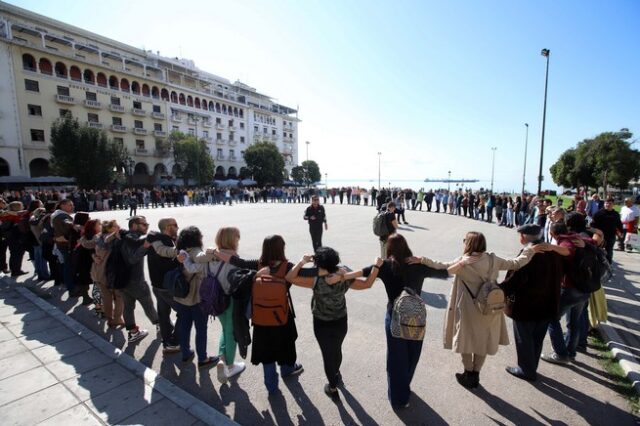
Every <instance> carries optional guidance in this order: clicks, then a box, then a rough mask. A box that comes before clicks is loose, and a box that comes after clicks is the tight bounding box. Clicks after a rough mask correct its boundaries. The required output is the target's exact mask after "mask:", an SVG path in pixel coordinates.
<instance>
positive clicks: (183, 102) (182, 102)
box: [178, 93, 187, 105]
mask: <svg viewBox="0 0 640 426" xmlns="http://www.w3.org/2000/svg"><path fill="white" fill-rule="evenodd" d="M178 101H180V105H185V104H186V103H187V102H186V101H185V99H184V93H180V96H179V97H178Z"/></svg>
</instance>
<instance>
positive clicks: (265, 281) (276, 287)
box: [251, 260, 289, 327]
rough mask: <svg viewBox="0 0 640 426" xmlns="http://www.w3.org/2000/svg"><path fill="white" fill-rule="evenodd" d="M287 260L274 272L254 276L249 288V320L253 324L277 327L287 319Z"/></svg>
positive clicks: (285, 322)
mask: <svg viewBox="0 0 640 426" xmlns="http://www.w3.org/2000/svg"><path fill="white" fill-rule="evenodd" d="M286 274H287V261H286V260H285V261H283V262H282V263H281V264H280V266H279V267H278V270H277V272H276V273H275V274H270V275H262V276H260V277H256V278H255V280H254V281H253V287H252V289H251V307H252V315H251V322H252V323H253V324H254V325H260V326H267V327H279V326H283V325H285V324H287V321H288V320H289V298H288V295H289V291H288V289H287V282H286V281H285V279H284V277H285V275H286Z"/></svg>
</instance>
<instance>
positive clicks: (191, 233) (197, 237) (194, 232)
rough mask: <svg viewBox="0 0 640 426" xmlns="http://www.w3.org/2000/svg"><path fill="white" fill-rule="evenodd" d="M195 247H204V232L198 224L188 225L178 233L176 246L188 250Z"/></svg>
mask: <svg viewBox="0 0 640 426" xmlns="http://www.w3.org/2000/svg"><path fill="white" fill-rule="evenodd" d="M193 247H202V232H200V229H198V227H197V226H187V227H186V228H184V229H183V230H182V231H180V234H179V235H178V241H177V242H176V248H177V249H178V250H187V249H190V248H193Z"/></svg>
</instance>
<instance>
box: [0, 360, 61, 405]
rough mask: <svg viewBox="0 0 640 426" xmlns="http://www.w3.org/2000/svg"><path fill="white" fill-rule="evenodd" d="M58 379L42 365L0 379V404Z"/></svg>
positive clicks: (44, 386) (39, 388)
mask: <svg viewBox="0 0 640 426" xmlns="http://www.w3.org/2000/svg"><path fill="white" fill-rule="evenodd" d="M57 382H58V381H57V380H56V378H55V377H54V376H53V374H51V373H49V372H48V371H47V370H46V369H45V368H44V367H38V368H35V369H33V370H29V371H25V372H24V373H20V374H16V375H15V376H11V377H8V378H6V379H4V380H0V406H2V405H4V404H7V403H9V402H11V401H16V400H18V399H20V398H22V397H24V396H26V395H29V394H31V393H34V392H37V391H40V390H42V389H45V388H48V387H49V386H51V385H54V384H56V383H57Z"/></svg>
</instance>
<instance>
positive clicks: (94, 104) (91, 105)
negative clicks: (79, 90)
mask: <svg viewBox="0 0 640 426" xmlns="http://www.w3.org/2000/svg"><path fill="white" fill-rule="evenodd" d="M84 106H86V107H87V108H93V109H100V108H102V105H100V102H98V101H92V100H91V99H85V100H84Z"/></svg>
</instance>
